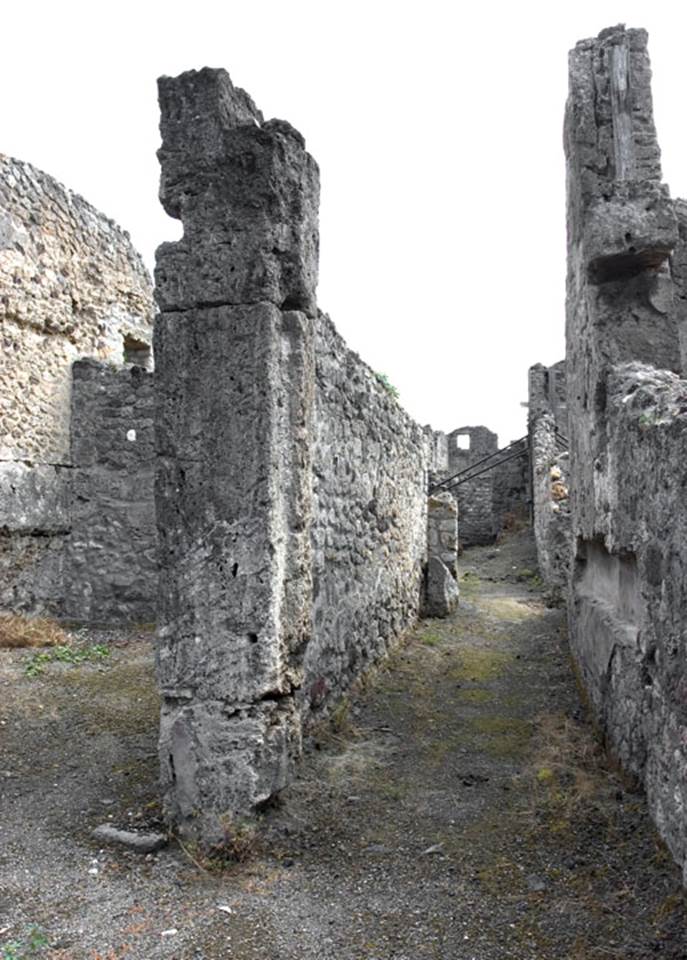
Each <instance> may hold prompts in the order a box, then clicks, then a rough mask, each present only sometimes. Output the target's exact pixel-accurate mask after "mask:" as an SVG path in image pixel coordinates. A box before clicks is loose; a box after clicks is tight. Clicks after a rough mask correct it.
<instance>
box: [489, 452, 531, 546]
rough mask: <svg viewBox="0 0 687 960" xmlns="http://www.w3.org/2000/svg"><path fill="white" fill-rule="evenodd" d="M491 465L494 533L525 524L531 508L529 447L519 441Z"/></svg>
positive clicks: (528, 518)
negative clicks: (494, 464)
mask: <svg viewBox="0 0 687 960" xmlns="http://www.w3.org/2000/svg"><path fill="white" fill-rule="evenodd" d="M496 464H497V465H496V466H495V468H494V481H493V489H492V509H493V513H494V526H495V529H496V534H497V536H498V535H499V534H500V533H501V532H503V531H508V530H510V529H513V528H515V527H516V526H517V525H518V524H524V523H528V522H529V520H530V509H531V498H532V493H531V489H530V488H531V482H530V461H529V447H528V444H527V440H520V441H519V442H518V443H516V444H515V445H514V446H512V447H511V448H509V449H507V450H506V452H505V453H504V454H503V456H501V457H499V459H498V461H497V462H496Z"/></svg>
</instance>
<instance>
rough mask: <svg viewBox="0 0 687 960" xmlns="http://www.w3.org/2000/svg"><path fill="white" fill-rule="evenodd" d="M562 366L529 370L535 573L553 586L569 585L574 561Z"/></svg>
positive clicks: (529, 427) (556, 365) (538, 365)
mask: <svg viewBox="0 0 687 960" xmlns="http://www.w3.org/2000/svg"><path fill="white" fill-rule="evenodd" d="M564 390H565V362H564V361H563V363H557V364H555V365H554V366H553V367H548V368H547V367H545V366H544V365H543V364H536V365H535V366H533V367H530V371H529V404H528V406H529V416H528V431H529V450H530V455H529V463H530V468H531V473H532V512H533V521H532V525H533V529H534V538H535V542H536V544H537V560H538V563H539V572H540V574H541V577H542V579H543V580H544V582H545V583H546V584H547V585H548V586H549V587H553V588H563V587H567V584H568V577H569V574H570V563H571V560H572V542H571V526H570V523H571V521H570V496H569V489H568V480H567V476H568V473H569V452H568V449H567V436H566V435H567V432H568V426H567V400H566V398H565V394H564V392H563V391H564Z"/></svg>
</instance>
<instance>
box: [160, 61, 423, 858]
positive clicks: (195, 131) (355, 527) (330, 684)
mask: <svg viewBox="0 0 687 960" xmlns="http://www.w3.org/2000/svg"><path fill="white" fill-rule="evenodd" d="M160 104H161V110H162V120H161V130H162V136H163V144H162V149H161V150H160V152H159V156H160V160H161V164H162V180H161V197H162V202H163V204H164V206H165V209H166V210H167V211H168V212H169V213H170V214H171V215H172V216H177V217H180V218H181V219H182V220H183V224H184V239H183V240H182V241H179V242H178V243H176V244H164V245H163V246H162V247H161V248H160V249H159V250H158V253H157V268H156V278H157V281H158V288H157V294H156V295H157V296H158V300H159V303H160V305H161V307H162V313H161V315H160V317H159V319H158V321H157V323H156V333H155V337H156V349H155V356H156V384H157V416H156V422H157V451H158V473H157V485H156V502H157V516H158V527H159V535H160V558H161V570H160V591H159V621H158V622H159V630H158V673H159V678H160V685H161V692H162V697H163V705H162V715H161V732H160V760H161V777H162V787H163V792H164V808H165V814H166V817H167V819H168V821H169V822H170V824H171V825H172V826H173V827H174V828H175V829H176V830H178V831H180V832H181V833H183V834H187V835H190V836H193V837H195V838H197V839H199V840H200V841H201V842H203V843H213V842H216V841H218V840H221V839H222V838H223V836H224V832H225V830H226V829H228V828H229V827H230V825H231V821H232V818H233V817H235V816H237V815H241V814H245V813H249V812H252V811H254V810H256V809H257V808H259V807H260V805H261V804H263V803H265V802H266V801H267V800H269V799H270V797H272V796H273V795H274V794H276V793H277V792H278V791H279V790H280V789H282V788H283V787H284V786H285V784H286V783H287V782H288V781H289V779H290V777H291V775H292V768H293V763H294V761H295V759H296V758H297V757H298V754H299V752H300V747H301V738H302V734H303V730H304V728H305V726H306V725H307V723H308V722H309V720H310V719H312V718H313V717H314V716H316V715H318V714H320V715H321V714H322V712H323V711H325V710H326V709H327V708H328V707H329V706H330V705H331V704H332V703H334V702H335V701H336V698H337V697H339V696H340V695H341V693H342V691H343V690H345V689H346V687H347V686H348V685H349V684H350V682H351V681H352V680H353V679H354V678H355V677H356V676H359V675H360V674H361V672H362V671H363V670H364V669H365V668H366V667H367V666H368V665H369V664H370V663H372V662H373V661H374V660H376V659H377V658H379V657H380V656H381V655H383V654H384V652H385V651H386V650H387V649H388V648H389V646H390V645H391V644H392V643H393V642H394V641H396V640H397V639H398V638H399V636H400V635H401V633H402V632H403V631H404V630H405V629H406V628H407V627H408V626H409V625H410V624H411V623H412V622H413V621H414V619H415V618H416V616H417V613H418V606H419V601H420V590H421V583H422V571H423V561H424V557H425V550H426V509H427V493H426V491H427V462H428V444H427V441H426V437H425V434H424V432H423V430H422V429H421V428H420V427H418V426H417V425H416V424H414V423H413V421H412V420H410V418H409V417H408V416H407V415H406V414H405V413H404V412H403V410H402V409H401V408H400V406H399V405H398V404H397V403H396V401H395V400H394V399H393V397H391V396H390V395H389V393H388V392H387V390H386V388H385V387H384V385H383V384H382V383H381V382H380V380H379V378H377V377H376V376H375V374H374V373H373V372H372V371H371V370H370V369H369V368H368V367H367V366H366V365H365V364H364V363H362V361H361V360H360V359H359V358H358V357H357V356H356V355H355V354H353V353H352V352H351V351H350V350H348V348H347V347H346V345H345V344H344V342H343V340H342V339H341V337H340V336H339V335H338V334H337V333H336V330H335V329H334V327H333V325H332V324H331V323H330V321H329V320H328V319H327V318H326V317H324V316H322V315H321V314H320V313H319V312H318V311H317V309H316V307H315V284H316V280H317V248H318V235H317V208H318V198H319V174H318V170H317V166H316V164H315V162H314V160H313V159H312V157H310V156H309V155H308V154H307V152H306V151H305V144H304V141H303V138H302V137H301V136H300V134H299V133H298V132H297V131H295V130H293V128H292V127H290V126H289V125H288V124H287V123H285V122H283V121H272V120H271V121H267V122H264V121H263V118H262V115H261V114H260V112H259V111H258V110H257V109H256V108H255V105H254V104H253V103H252V101H251V100H250V98H249V97H248V95H247V94H246V93H245V92H244V91H242V90H239V89H238V88H236V87H234V86H233V84H232V83H231V80H230V79H229V76H228V75H227V74H226V72H225V71H222V70H208V69H205V70H202V71H200V72H195V71H191V72H189V73H186V74H182V75H181V76H180V77H177V78H174V79H170V78H162V80H161V81H160ZM228 226H230V227H231V231H230V240H231V242H230V243H229V242H227V237H225V229H228Z"/></svg>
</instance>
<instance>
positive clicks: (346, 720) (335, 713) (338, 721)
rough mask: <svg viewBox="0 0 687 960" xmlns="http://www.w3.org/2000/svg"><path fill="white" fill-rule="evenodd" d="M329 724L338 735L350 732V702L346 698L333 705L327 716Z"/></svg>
mask: <svg viewBox="0 0 687 960" xmlns="http://www.w3.org/2000/svg"><path fill="white" fill-rule="evenodd" d="M329 724H330V726H331V729H332V730H333V732H334V733H335V734H337V735H338V736H344V735H346V734H350V733H351V732H352V724H351V704H350V701H349V700H348V698H345V699H343V700H341V701H340V702H339V703H337V705H336V706H335V707H334V709H333V710H332V712H331V714H330V717H329Z"/></svg>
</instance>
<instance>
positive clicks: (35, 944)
mask: <svg viewBox="0 0 687 960" xmlns="http://www.w3.org/2000/svg"><path fill="white" fill-rule="evenodd" d="M47 948H48V938H47V937H46V935H45V934H44V933H43V931H42V930H40V929H39V928H38V927H29V930H28V933H27V934H26V938H25V939H23V940H13V941H12V942H11V943H6V944H5V945H4V946H3V947H0V960H33V958H34V957H39V956H40V955H41V954H42V953H43V952H44V951H45V950H47Z"/></svg>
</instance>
